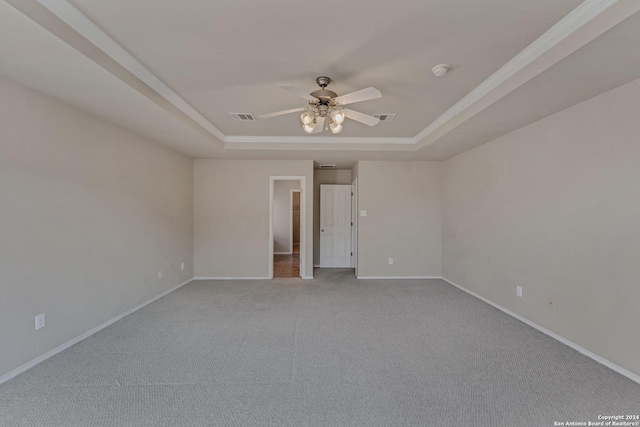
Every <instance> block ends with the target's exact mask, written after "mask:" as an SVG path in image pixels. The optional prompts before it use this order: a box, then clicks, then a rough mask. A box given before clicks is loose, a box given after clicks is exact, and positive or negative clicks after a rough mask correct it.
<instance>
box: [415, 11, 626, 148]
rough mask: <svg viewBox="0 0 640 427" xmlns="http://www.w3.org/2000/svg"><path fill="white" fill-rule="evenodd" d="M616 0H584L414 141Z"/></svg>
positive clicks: (481, 97)
mask: <svg viewBox="0 0 640 427" xmlns="http://www.w3.org/2000/svg"><path fill="white" fill-rule="evenodd" d="M617 2H618V0H585V1H584V2H583V3H581V4H580V5H579V6H578V7H576V8H575V9H574V10H572V11H571V12H570V13H569V14H568V15H567V16H565V17H564V18H562V19H561V20H560V21H558V23H556V24H555V25H554V26H553V27H551V28H550V29H549V30H547V31H546V32H545V33H544V34H542V35H541V36H540V37H538V38H537V39H536V40H535V41H534V42H533V43H531V44H530V45H529V46H527V47H526V48H525V49H524V50H522V51H521V52H520V53H518V54H517V55H516V56H514V57H513V58H512V59H511V60H510V61H509V62H507V63H506V64H505V65H503V66H502V67H501V68H500V69H499V70H498V71H496V72H495V73H493V74H492V75H491V76H489V78H488V79H486V80H485V81H483V82H482V83H480V84H479V85H478V86H476V88H475V89H473V90H472V91H471V92H469V93H468V94H467V95H466V96H465V97H464V98H462V99H461V100H460V101H458V102H457V103H455V104H454V105H453V106H452V107H451V108H449V109H448V110H447V111H445V112H444V113H443V114H442V115H441V116H440V117H438V118H437V119H436V120H434V121H433V122H432V123H430V124H429V125H428V126H427V127H425V128H424V129H423V130H422V131H420V132H419V133H418V134H417V135H416V136H415V142H416V143H418V142H420V141H422V140H423V139H425V138H426V137H427V136H429V135H432V134H434V133H435V132H436V131H437V130H439V129H440V128H441V127H443V126H444V125H445V124H446V123H448V122H449V121H451V120H452V119H454V118H456V117H457V116H459V115H460V114H461V113H462V112H464V111H466V110H467V109H468V108H469V107H471V106H472V105H474V104H475V103H477V102H478V101H480V100H481V99H483V98H484V97H486V96H487V95H488V94H489V93H491V92H492V91H493V90H495V89H496V88H497V87H498V86H500V85H502V84H503V83H505V82H506V81H507V80H509V79H510V78H511V77H513V76H514V75H516V74H517V73H518V72H520V71H521V70H523V69H524V68H525V67H527V66H528V65H530V64H531V63H532V62H533V61H535V60H536V59H538V58H540V57H541V56H542V55H544V54H545V53H547V52H548V51H549V50H551V49H552V48H553V47H554V46H556V45H558V44H559V43H560V42H562V41H563V40H565V39H566V38H567V37H569V36H570V35H572V34H573V33H575V32H576V31H577V30H578V29H580V28H582V27H583V26H584V25H586V24H587V23H589V22H591V21H592V20H593V19H594V18H595V17H597V16H598V15H600V14H601V13H602V12H604V11H605V10H607V9H608V8H609V7H611V6H612V5H613V4H615V3H617ZM458 124H459V123H458ZM433 142H435V141H431V143H433Z"/></svg>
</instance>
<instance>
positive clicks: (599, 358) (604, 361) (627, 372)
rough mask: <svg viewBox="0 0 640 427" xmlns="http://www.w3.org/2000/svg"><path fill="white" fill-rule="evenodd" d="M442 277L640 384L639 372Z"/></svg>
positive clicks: (446, 280)
mask: <svg viewBox="0 0 640 427" xmlns="http://www.w3.org/2000/svg"><path fill="white" fill-rule="evenodd" d="M441 279H442V280H444V281H445V282H447V283H449V284H450V285H452V286H455V287H456V288H458V289H460V290H462V291H464V292H466V293H468V294H469V295H472V296H474V297H476V298H478V299H479V300H481V301H484V302H486V303H487V304H489V305H491V306H493V307H495V308H497V309H498V310H500V311H502V312H504V313H506V314H508V315H509V316H512V317H515V318H516V319H518V320H519V321H521V322H523V323H526V324H527V325H529V326H531V327H532V328H534V329H537V330H538V331H540V332H542V333H543V334H545V335H548V336H550V337H551V338H553V339H555V340H557V341H560V342H561V343H562V344H564V345H567V346H569V347H571V348H572V349H574V350H576V351H577V352H578V353H582V354H584V355H585V356H587V357H589V358H591V359H593V360H595V361H596V362H598V363H600V364H602V365H604V366H606V367H607V368H609V369H611V370H613V371H616V372H617V373H619V374H620V375H624V376H625V377H627V378H629V379H630V380H631V381H635V382H636V383H638V384H640V375H638V374H636V373H634V372H631V371H630V370H628V369H625V368H623V367H622V366H619V365H616V364H615V363H613V362H612V361H610V360H607V359H605V358H604V357H602V356H598V355H597V354H595V353H593V352H591V351H589V350H587V349H586V348H584V347H581V346H579V345H578V344H576V343H574V342H572V341H569V340H568V339H566V338H563V337H561V336H560V335H558V334H556V333H554V332H551V331H550V330H548V329H546V328H543V327H542V326H540V325H538V324H537V323H534V322H532V321H531V320H529V319H527V318H525V317H522V316H520V315H519V314H516V313H514V312H512V311H511V310H507V309H506V308H504V307H501V306H499V305H498V304H496V303H494V302H491V301H489V300H488V299H486V298H484V297H482V296H480V295H478V294H476V293H475V292H473V291H470V290H469V289H467V288H464V287H462V286H460V285H457V284H455V283H453V282H452V281H450V280H448V279H446V278H444V277H442V278H441Z"/></svg>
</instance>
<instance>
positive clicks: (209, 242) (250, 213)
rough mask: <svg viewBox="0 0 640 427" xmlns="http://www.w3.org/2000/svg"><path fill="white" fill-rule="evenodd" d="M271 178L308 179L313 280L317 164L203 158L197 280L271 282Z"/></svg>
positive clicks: (197, 181)
mask: <svg viewBox="0 0 640 427" xmlns="http://www.w3.org/2000/svg"><path fill="white" fill-rule="evenodd" d="M270 176H305V177H306V181H307V183H306V188H305V189H303V191H305V195H306V196H305V197H306V205H305V209H306V229H305V233H306V242H305V248H304V249H305V256H306V258H305V267H306V271H305V276H306V277H311V276H313V262H312V261H313V228H312V227H313V198H312V197H309V196H308V195H310V194H312V189H313V162H312V161H310V160H309V161H306V160H303V161H287V160H282V161H263V160H205V159H198V160H195V161H194V245H195V246H194V270H195V276H196V277H268V274H269V262H270V260H269V177H270Z"/></svg>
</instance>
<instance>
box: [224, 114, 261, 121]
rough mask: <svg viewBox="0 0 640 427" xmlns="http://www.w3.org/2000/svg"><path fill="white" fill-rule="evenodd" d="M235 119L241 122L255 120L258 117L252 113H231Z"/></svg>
mask: <svg viewBox="0 0 640 427" xmlns="http://www.w3.org/2000/svg"><path fill="white" fill-rule="evenodd" d="M229 115H230V116H231V117H233V120H238V121H241V122H255V121H256V118H255V117H254V116H253V114H251V113H229Z"/></svg>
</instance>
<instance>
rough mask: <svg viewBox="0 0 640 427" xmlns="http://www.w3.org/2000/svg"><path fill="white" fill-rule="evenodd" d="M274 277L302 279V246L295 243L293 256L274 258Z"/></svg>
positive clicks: (277, 256)
mask: <svg viewBox="0 0 640 427" xmlns="http://www.w3.org/2000/svg"><path fill="white" fill-rule="evenodd" d="M273 277H300V244H298V243H294V245H293V253H292V254H285V255H279V254H275V255H274V256H273Z"/></svg>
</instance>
